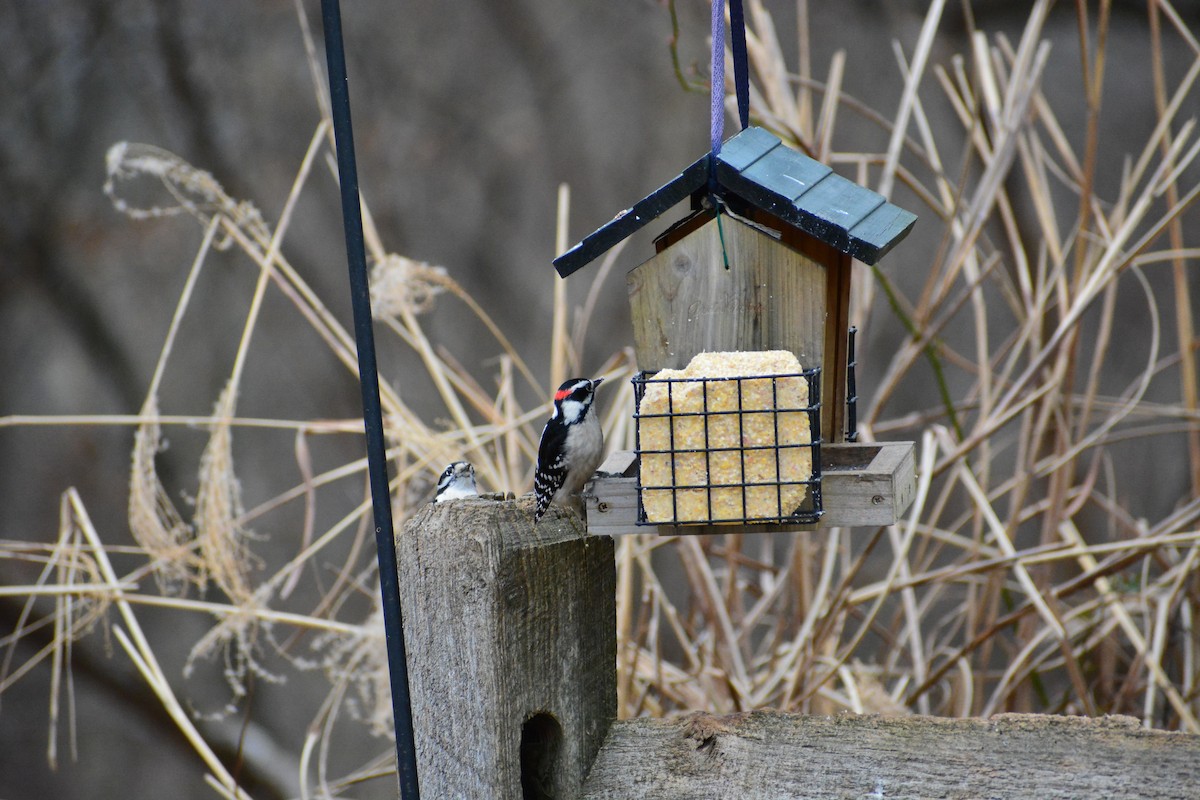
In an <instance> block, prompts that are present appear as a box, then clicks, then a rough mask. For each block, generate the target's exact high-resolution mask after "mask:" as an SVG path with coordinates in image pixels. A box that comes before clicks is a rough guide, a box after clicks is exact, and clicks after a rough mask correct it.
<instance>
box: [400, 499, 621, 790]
mask: <svg viewBox="0 0 1200 800" xmlns="http://www.w3.org/2000/svg"><path fill="white" fill-rule="evenodd" d="M396 558H397V562H398V567H399V585H400V599H401V604H402V607H403V613H404V636H405V640H406V645H407V648H408V662H409V663H408V671H409V683H410V690H411V694H412V705H413V725H414V732H415V735H416V749H417V763H418V773H419V778H420V786H421V794H422V796H424V797H429V798H482V797H487V798H497V799H498V800H504V798H535V799H536V800H549V798H554V800H569V799H571V798H576V797H578V796H579V795H580V787H581V786H582V783H583V779H584V777H585V776H586V774H587V771H588V769H589V767H590V766H591V764H592V761H593V760H594V759H595V757H596V754H597V752H598V751H599V749H600V745H601V743H602V742H603V740H604V737H605V734H606V733H607V731H608V726H609V724H610V722H611V721H612V719H613V718H614V717H615V715H616V672H615V666H616V628H615V626H616V618H615V605H614V604H615V596H616V592H615V581H616V576H615V566H614V560H613V543H612V539H610V538H607V537H596V536H590V537H589V536H587V534H586V533H585V531H584V528H583V524H582V523H581V522H580V521H579V520H578V519H577V518H576V517H574V516H572V515H569V514H566V513H562V512H560V511H559V510H558V509H556V508H552V509H551V510H550V512H549V513H547V515H546V516H545V517H544V518H543V519H542V521H541V523H540V524H539V525H537V526H536V527H535V526H534V524H533V515H532V507H531V505H530V502H529V500H528V498H526V499H524V500H504V501H500V500H489V499H484V498H481V499H478V500H476V499H468V500H460V501H455V502H452V503H446V504H439V505H437V506H430V507H429V508H427V509H423V510H422V511H420V512H418V513H417V514H416V515H414V516H413V517H412V518H411V519H410V520H409V521H408V522H407V523H406V524H405V526H404V529H403V531H402V533H401V534H400V535H398V536H397V539H396Z"/></svg>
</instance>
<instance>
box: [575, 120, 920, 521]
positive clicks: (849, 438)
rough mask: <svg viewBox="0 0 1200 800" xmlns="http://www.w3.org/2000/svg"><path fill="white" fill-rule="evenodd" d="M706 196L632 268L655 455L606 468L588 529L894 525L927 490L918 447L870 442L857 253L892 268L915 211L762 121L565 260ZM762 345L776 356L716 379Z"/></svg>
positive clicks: (645, 413)
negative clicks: (865, 439)
mask: <svg viewBox="0 0 1200 800" xmlns="http://www.w3.org/2000/svg"><path fill="white" fill-rule="evenodd" d="M689 198H690V200H691V209H690V213H688V214H687V215H686V216H685V217H684V218H683V219H681V220H679V221H678V222H676V223H675V224H673V225H671V226H670V227H668V228H667V229H666V230H665V231H663V232H662V233H661V234H660V235H659V236H658V237H657V238H656V239H655V240H654V244H655V250H656V253H655V255H654V256H653V257H652V258H650V259H649V260H647V261H646V262H644V263H643V264H641V265H640V266H638V267H635V268H634V269H633V270H631V271H630V272H629V273H628V276H627V284H628V289H629V301H630V308H631V312H632V319H633V328H634V331H633V333H634V345H635V352H636V354H637V362H638V367H639V369H640V370H641V372H640V373H639V375H638V376H637V377H636V378H635V379H634V384H635V396H636V398H637V403H638V407H637V409H635V414H634V416H635V417H636V418H637V422H638V426H637V430H638V432H639V434H638V448H637V450H635V451H634V452H618V453H614V454H613V455H612V456H610V457H609V459H608V460H607V461H606V462H605V463H604V464H603V465H602V466H601V468H600V471H599V472H598V473H597V476H596V478H595V479H594V480H593V482H592V484H591V485H590V489H589V491H586V492H585V499H586V501H587V511H588V529H589V530H590V531H591V532H593V533H604V534H619V533H632V532H647V531H653V530H654V526H656V525H657V526H659V529H660V532H662V533H691V532H714V531H721V532H728V531H729V530H730V529H729V528H728V527H726V526H728V525H739V526H741V528H743V529H746V530H795V529H811V528H814V527H817V526H818V525H841V526H853V525H886V524H891V523H893V522H895V521H896V519H897V517H898V515H899V514H901V513H903V511H904V510H905V508H907V506H908V505H909V504H910V503H911V501H912V498H913V495H914V493H915V476H914V459H913V445H912V443H911V442H895V443H882V444H881V443H870V444H866V443H859V442H857V441H856V438H857V435H856V434H857V432H856V430H855V427H856V424H855V413H856V411H855V403H856V400H857V398H856V397H855V391H854V355H853V349H854V339H853V337H854V332H853V331H852V330H851V329H850V327H849V302H850V279H851V271H852V263H853V259H858V260H860V261H863V262H865V263H867V264H875V263H876V262H877V261H878V260H879V259H880V258H881V257H882V256H883V255H884V254H885V253H887V252H888V251H889V250H890V249H891V248H892V247H893V246H895V244H896V243H897V242H899V241H900V240H901V239H903V238H904V237H905V236H906V235H907V234H908V232H909V231H910V230H911V229H912V226H913V223H914V222H915V221H916V217H915V216H914V215H913V214H911V213H909V212H908V211H905V210H904V209H902V208H899V207H897V206H895V205H892V204H891V203H889V202H887V201H886V200H885V199H884V198H883V197H882V196H880V195H878V194H876V193H875V192H873V191H871V190H869V189H866V188H864V187H862V186H859V185H858V184H856V183H854V182H853V181H850V180H847V179H845V178H843V177H841V176H840V175H838V174H836V173H835V172H833V170H832V169H830V168H829V167H828V166H826V165H824V164H821V163H820V162H818V161H815V160H813V159H811V158H808V157H807V156H804V155H803V154H801V153H798V152H796V151H794V150H792V149H791V148H789V147H787V146H785V145H784V144H783V143H782V142H780V140H779V139H778V138H776V137H775V136H774V135H772V134H770V133H768V132H767V131H765V130H763V129H761V128H757V127H750V128H746V129H745V130H743V131H742V132H741V133H739V134H737V135H736V136H734V137H732V138H731V139H729V141H727V142H725V143H724V145H723V147H722V148H721V150H720V151H719V152H718V153H716V154H715V155H714V154H708V155H705V156H704V157H702V158H701V159H699V160H698V161H696V162H695V163H693V164H692V165H691V166H689V167H688V168H687V169H685V170H684V171H683V172H682V173H681V174H680V175H679V176H678V177H677V178H675V179H674V180H672V181H671V182H669V183H667V184H666V185H665V186H663V187H661V188H660V189H658V190H657V191H655V192H654V193H653V194H651V195H649V196H648V197H646V198H644V199H642V200H640V201H638V202H637V203H635V204H634V205H633V206H632V207H631V208H630V209H628V210H627V211H624V212H622V213H621V214H619V215H618V216H617V217H616V218H614V219H613V220H612V221H611V222H609V223H608V224H607V225H605V226H603V227H601V228H600V229H599V230H597V231H595V232H594V233H592V234H590V235H589V236H587V237H586V238H584V239H583V241H581V242H580V243H579V244H577V245H575V246H574V247H573V248H571V249H570V250H568V251H567V252H565V253H563V254H562V255H561V256H559V257H558V258H557V259H555V261H554V265H555V268H556V269H557V270H558V272H559V274H560V275H561V276H562V277H564V278H565V277H567V276H568V275H571V274H572V273H574V272H576V271H578V270H580V269H582V268H583V267H585V266H586V265H588V264H589V263H591V262H592V261H593V260H595V259H596V258H597V257H599V256H600V255H601V254H603V253H604V252H605V251H607V250H608V249H609V248H611V247H613V246H614V245H615V244H617V243H618V242H620V241H622V240H623V239H625V238H627V237H628V236H630V235H632V234H633V233H634V232H635V231H637V230H639V229H641V228H642V227H643V226H645V225H646V224H648V223H650V222H652V221H654V220H656V219H658V218H659V217H660V216H661V215H662V214H664V213H665V212H667V211H668V210H670V209H671V208H673V207H674V206H676V205H678V204H679V203H682V202H683V201H684V200H688V199H689ZM747 353H758V354H759V357H758V361H759V362H761V363H763V364H765V365H767V366H765V367H764V368H761V369H757V370H754V371H753V372H752V374H746V375H737V374H731V373H730V371H729V370H728V369H724V370H722V369H721V368H718V369H717V371H718V372H719V374H717V375H713V374H711V373H712V367H713V365H715V364H717V363H726V362H725V361H722V359H723V358H725V359H732V360H733V361H734V362H737V361H738V359H740V358H742V355H741V354H747ZM700 354H708V355H706V356H704V357H702V358H701V359H700V361H699V362H697V363H700V364H701V366H700V367H699V368H697V367H693V368H692V370H697V369H698V373H697V374H693V372H692V371H689V364H692V362H693V359H695V358H696V357H697V356H699V355H700ZM716 354H729V355H728V356H717V355H716ZM780 359H782V360H780ZM749 361H751V362H753V361H755V358H754V357H750V358H749ZM705 363H707V364H708V371H709V374H704V373H705V366H704V364H705ZM687 397H691V398H692V400H686V399H684V398H687ZM677 398H678V399H677ZM697 398H698V399H697ZM689 403H690V404H689ZM756 426H757V428H756ZM725 434H728V435H727V436H726V435H725ZM723 437H724V438H723ZM729 464H732V465H733V468H732V472H730V470H729V469H726V468H725V466H723V465H726V466H727V465H729ZM693 467H694V468H693ZM731 475H732V477H731ZM697 476H699V477H697ZM664 498H665V499H664ZM756 498H757V499H756ZM667 503H669V510H666V509H667V506H666V505H665V504H667ZM772 506H773V507H772ZM648 526H649V527H648Z"/></svg>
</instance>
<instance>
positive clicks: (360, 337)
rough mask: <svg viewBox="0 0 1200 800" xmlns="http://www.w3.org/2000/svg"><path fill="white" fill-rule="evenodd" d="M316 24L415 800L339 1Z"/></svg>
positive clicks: (407, 792)
mask: <svg viewBox="0 0 1200 800" xmlns="http://www.w3.org/2000/svg"><path fill="white" fill-rule="evenodd" d="M321 18H322V22H323V23H324V26H325V58H326V61H327V62H328V65H329V99H330V103H331V108H332V112H333V135H334V141H335V142H336V144H337V163H338V177H339V178H340V180H341V185H342V219H343V222H344V225H345V230H346V260H347V261H348V262H349V267H350V303H351V305H352V306H353V308H354V338H355V341H356V342H357V343H358V374H359V383H360V385H361V386H362V403H363V422H364V424H365V427H366V434H367V471H368V473H369V475H370V481H371V500H372V504H373V507H374V512H375V548H376V550H377V551H378V556H379V590H380V593H381V594H382V596H383V627H384V631H385V635H386V637H387V652H388V667H389V671H390V673H391V684H392V714H393V716H394V717H395V724H396V772H397V774H398V776H399V778H400V796H401V797H402V798H403V800H417V798H418V797H419V794H420V792H419V789H418V788H417V752H416V747H415V742H414V739H413V725H412V703H411V699H410V697H409V694H408V662H407V660H406V656H405V653H404V625H403V621H402V619H401V617H400V592H399V586H398V584H399V581H398V579H397V575H396V542H395V540H394V539H393V538H392V534H393V532H392V503H391V496H390V493H389V491H388V468H387V454H386V449H385V444H384V438H383V414H382V413H381V411H380V403H379V373H378V369H377V367H376V364H375V333H374V330H373V329H372V327H371V295H370V287H369V285H368V283H367V252H366V245H365V243H364V242H363V228H362V210H361V208H360V207H359V200H358V167H357V166H356V165H355V161H354V133H353V130H352V129H351V127H350V90H349V82H348V79H347V76H346V52H345V49H344V47H343V44H342V15H341V9H340V7H339V3H338V0H321Z"/></svg>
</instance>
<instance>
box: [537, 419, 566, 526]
mask: <svg viewBox="0 0 1200 800" xmlns="http://www.w3.org/2000/svg"><path fill="white" fill-rule="evenodd" d="M556 421H557V417H552V418H551V419H550V421H549V422H547V423H546V427H545V428H543V429H542V442H541V444H540V445H538V463H537V470H536V471H535V472H534V473H533V493H534V496H535V497H537V506H536V508H534V511H533V521H534V522H537V521H538V520H540V519H541V518H542V515H543V514H545V513H546V509H547V508H549V507H550V501H551V500H553V499H554V495H555V494H557V493H558V490H559V489H561V488H562V485H563V482H564V481H566V479H567V467H568V463H567V453H566V444H567V428H565V427H564V426H562V425H557V424H555V423H556Z"/></svg>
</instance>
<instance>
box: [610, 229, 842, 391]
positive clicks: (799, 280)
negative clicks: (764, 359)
mask: <svg viewBox="0 0 1200 800" xmlns="http://www.w3.org/2000/svg"><path fill="white" fill-rule="evenodd" d="M722 234H723V236H722ZM726 257H727V258H728V260H729V269H725V267H724V263H725V259H726ZM627 283H628V288H629V305H630V311H631V314H632V319H633V326H634V330H633V338H634V343H635V346H636V350H637V361H638V366H639V368H640V369H643V370H646V371H650V372H653V371H656V370H660V369H682V368H683V367H686V366H687V363H688V362H689V361H690V360H691V359H692V356H694V355H696V354H697V353H701V352H705V351H734V350H790V351H791V352H793V353H795V354H796V357H797V358H798V359H800V363H801V365H803V366H804V367H805V368H806V369H807V368H809V367H819V366H821V365H822V363H823V362H822V359H824V357H825V318H826V313H825V303H826V293H827V290H826V275H825V268H824V267H823V266H822V265H820V264H819V263H817V262H816V261H814V260H813V259H812V258H810V257H809V256H807V255H804V254H802V253H799V252H797V251H795V250H793V249H791V248H789V247H787V246H786V245H783V244H781V243H780V242H779V241H778V240H777V239H775V238H774V237H773V236H772V235H770V234H768V233H765V232H764V231H762V230H759V229H757V228H754V227H751V226H750V225H747V224H746V223H744V222H740V221H739V220H737V219H735V218H734V217H732V216H730V215H728V214H722V215H721V217H720V227H719V228H718V223H717V220H716V219H713V220H710V221H709V222H708V223H706V224H705V225H704V226H703V227H701V228H700V229H699V230H698V231H696V232H694V233H692V234H691V235H690V236H688V237H687V238H685V239H682V240H681V241H679V242H676V243H675V244H673V245H671V246H670V247H668V248H667V249H666V250H664V251H663V252H661V253H658V254H657V255H655V256H654V257H653V258H651V259H650V260H649V261H647V262H646V263H644V264H642V265H641V266H639V267H636V268H635V269H633V270H631V271H630V272H629V275H628V277H627Z"/></svg>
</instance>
